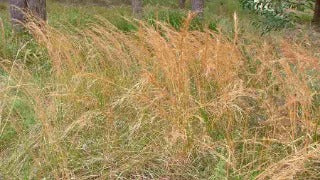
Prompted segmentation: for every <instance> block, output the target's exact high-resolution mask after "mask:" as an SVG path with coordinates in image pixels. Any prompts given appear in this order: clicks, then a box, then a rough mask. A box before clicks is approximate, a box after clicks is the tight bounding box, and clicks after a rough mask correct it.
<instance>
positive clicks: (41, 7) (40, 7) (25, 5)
mask: <svg viewBox="0 0 320 180" xmlns="http://www.w3.org/2000/svg"><path fill="white" fill-rule="evenodd" d="M9 3H10V14H11V20H12V23H13V25H14V26H19V25H21V24H23V23H25V22H26V20H27V19H26V16H25V13H27V12H29V13H31V14H32V15H33V16H35V17H36V18H39V19H41V20H43V21H46V20H47V11H46V0H10V2H9Z"/></svg>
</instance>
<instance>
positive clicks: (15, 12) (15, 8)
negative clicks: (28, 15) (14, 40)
mask: <svg viewBox="0 0 320 180" xmlns="http://www.w3.org/2000/svg"><path fill="white" fill-rule="evenodd" d="M9 3H10V14H11V20H12V23H13V25H14V26H18V25H19V24H22V23H24V22H25V20H26V19H25V15H24V12H25V11H26V8H27V1H25V0H10V2H9Z"/></svg>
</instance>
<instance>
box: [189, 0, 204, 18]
mask: <svg viewBox="0 0 320 180" xmlns="http://www.w3.org/2000/svg"><path fill="white" fill-rule="evenodd" d="M191 5H192V12H194V13H197V14H198V16H199V17H200V18H203V11H204V0H191Z"/></svg>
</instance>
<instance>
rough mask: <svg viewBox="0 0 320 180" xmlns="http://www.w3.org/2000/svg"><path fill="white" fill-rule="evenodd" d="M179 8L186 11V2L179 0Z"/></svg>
mask: <svg viewBox="0 0 320 180" xmlns="http://www.w3.org/2000/svg"><path fill="white" fill-rule="evenodd" d="M179 7H180V8H181V9H184V8H185V7H186V0H179Z"/></svg>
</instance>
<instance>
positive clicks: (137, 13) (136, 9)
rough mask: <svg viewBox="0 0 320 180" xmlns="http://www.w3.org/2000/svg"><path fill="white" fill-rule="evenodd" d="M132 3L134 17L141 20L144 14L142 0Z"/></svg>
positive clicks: (135, 0)
mask: <svg viewBox="0 0 320 180" xmlns="http://www.w3.org/2000/svg"><path fill="white" fill-rule="evenodd" d="M131 3H132V12H133V15H134V17H136V18H138V19H141V18H142V13H143V9H142V0H131Z"/></svg>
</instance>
